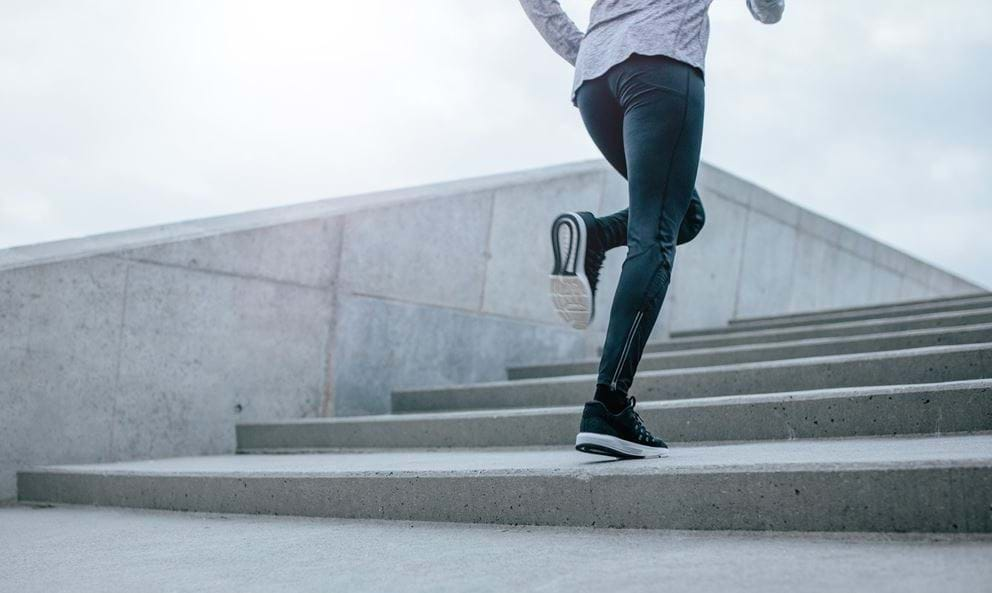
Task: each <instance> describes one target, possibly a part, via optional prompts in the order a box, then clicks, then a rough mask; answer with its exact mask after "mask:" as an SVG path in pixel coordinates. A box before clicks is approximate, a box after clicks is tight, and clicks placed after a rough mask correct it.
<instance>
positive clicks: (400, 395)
mask: <svg viewBox="0 0 992 593" xmlns="http://www.w3.org/2000/svg"><path fill="white" fill-rule="evenodd" d="M988 378H992V344H990V343H983V344H969V345H965V346H933V347H930V348H915V349H912V350H893V351H890V352H874V353H865V354H845V355H840V356H818V357H813V358H798V359H793V360H782V361H774V362H752V363H745V364H734V365H723V366H712V367H699V368H693V369H678V370H669V371H646V372H643V373H638V374H637V378H636V379H635V382H634V385H633V387H632V388H631V391H630V393H631V395H634V396H636V397H637V399H638V400H639V401H656V400H671V399H685V398H699V397H713V396H719V395H746V394H754V393H776V392H784V391H804V390H810V389H830V388H836V387H862V386H871V385H906V384H913V383H939V382H944V381H965V380H970V379H988ZM595 386H596V376H595V375H580V376H573V377H551V378H544V379H525V380H519V381H495V382H491V383H476V384H472V385H455V386H446V387H437V388H433V389H410V390H403V391H395V392H393V394H392V406H393V412H397V413H404V412H438V411H453V410H483V409H498V408H526V407H549V406H567V405H579V404H582V403H584V402H586V401H588V400H589V399H591V398H592V394H593V392H594V391H595Z"/></svg>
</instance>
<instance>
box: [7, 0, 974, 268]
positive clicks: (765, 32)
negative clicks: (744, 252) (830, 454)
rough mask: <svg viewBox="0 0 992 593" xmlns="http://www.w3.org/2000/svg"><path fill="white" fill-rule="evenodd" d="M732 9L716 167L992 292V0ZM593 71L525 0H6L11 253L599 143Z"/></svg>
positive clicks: (710, 154)
mask: <svg viewBox="0 0 992 593" xmlns="http://www.w3.org/2000/svg"><path fill="white" fill-rule="evenodd" d="M591 4H592V2H591V0H584V1H583V0H571V1H569V0H566V1H564V2H563V6H565V8H566V9H567V10H568V11H569V14H570V15H572V17H573V19H574V20H575V21H576V22H577V23H578V24H579V26H580V27H584V26H585V23H586V21H587V18H588V10H589V6H590V5H591ZM710 16H711V19H712V32H711V37H710V50H709V55H708V58H707V97H706V101H707V113H706V124H705V136H704V141H703V158H704V159H705V160H707V161H709V162H710V163H712V164H714V165H716V166H719V167H722V168H724V169H727V170H729V171H731V172H732V173H735V174H737V175H740V176H742V177H744V178H746V179H748V180H751V181H754V182H756V183H758V184H759V185H762V186H764V187H766V188H768V189H770V190H772V191H774V192H776V193H778V194H780V195H782V196H784V197H785V198H787V199H790V200H792V201H794V202H797V203H798V204H800V205H802V206H804V207H807V208H810V209H812V210H814V211H816V212H819V213H821V214H824V215H826V216H829V217H831V218H833V219H835V220H838V221H840V222H842V223H844V224H847V225H849V226H851V227H853V228H855V229H857V230H859V231H862V232H865V233H867V234H869V235H871V236H872V237H875V238H877V239H880V240H882V241H884V242H886V243H889V244H891V245H894V246H896V247H899V248H901V249H904V250H906V251H908V252H910V253H912V254H914V255H916V256H918V257H920V258H922V259H924V260H926V261H930V262H933V263H936V264H938V265H941V266H943V267H944V268H946V269H949V270H951V271H953V272H956V273H959V274H961V275H963V276H965V277H967V278H969V279H972V280H974V281H977V282H979V283H981V284H983V285H985V286H987V287H992V263H990V256H992V232H990V223H992V116H990V108H989V106H990V105H992V80H990V78H992V77H990V76H989V72H990V68H992V2H990V1H989V0H942V1H940V2H933V1H932V0H870V1H869V0H829V1H811V0H790V1H789V2H788V4H787V8H786V13H785V18H784V20H783V21H782V22H781V23H780V24H778V25H775V26H772V27H769V26H765V25H761V24H758V23H756V22H754V21H752V20H751V18H750V15H749V13H748V11H747V9H746V8H745V2H744V0H716V1H715V2H714V4H713V7H712V9H711V11H710ZM571 76H572V70H571V66H569V65H568V64H567V63H566V62H564V61H563V60H562V59H561V58H559V57H558V56H557V55H556V54H555V53H554V52H552V51H551V49H549V48H548V47H547V46H546V45H545V44H544V42H543V40H542V39H541V38H540V36H539V35H538V34H537V32H536V31H535V30H534V29H533V27H532V26H531V24H530V22H529V21H528V20H527V18H526V17H525V16H524V14H523V12H522V10H521V9H520V7H519V5H518V3H517V1H516V0H361V1H353V0H308V1H302V0H278V1H277V0H268V1H261V0H230V1H220V0H216V1H214V0H117V1H100V0H67V1H52V0H23V1H21V0H0V247H2V246H11V245H20V244H27V243H36V242H41V241H48V240H53V239H61V238H66V237H72V236H80V235H88V234H93V233H99V232H104V231H109V230H117V229H124V228H131V227H137V226H145V225H150V224H156V223H161V222H169V221H176V220H185V219H191V218H198V217H203V216H208V215H214V214H222V213H228V212H237V211H243V210H250V209H255V208H260V207H266V206H276V205H280V204H292V203H296V202H303V201H309V200H314V199H319V198H325V197H331V196H336V195H347V194H351V193H358V192H365V191H371V190H377V189H387V188H395V187H403V186H407V185H413V184H421V183H427V182H433V181H443V180H448V179H457V178H462V177H469V176H476V175H483V174H489V173H496V172H503V171H512V170H515V169H522V168H530V167H536V166H542V165H549V164H555V163H562V162H569V161H575V160H580V159H588V158H594V157H598V156H599V155H598V153H597V152H596V149H595V147H594V146H593V144H592V142H591V141H590V140H589V139H588V137H587V136H586V133H585V130H584V129H583V127H582V123H581V120H580V119H579V114H578V110H576V109H575V108H574V107H572V105H571V104H570V103H569V101H568V97H569V90H570V83H571Z"/></svg>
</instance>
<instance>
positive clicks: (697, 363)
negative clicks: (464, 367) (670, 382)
mask: <svg viewBox="0 0 992 593" xmlns="http://www.w3.org/2000/svg"><path fill="white" fill-rule="evenodd" d="M983 342H984V343H992V323H982V324H978V325H966V326H962V327H956V328H946V329H945V328H937V329H919V330H909V331H903V332H889V333H882V334H868V335H863V336H845V337H839V338H810V339H806V340H793V341H788V342H771V343H767V344H746V345H743V346H723V347H718V348H700V349H698V350H676V351H672V352H660V353H651V354H646V355H644V356H643V357H642V358H641V362H640V364H638V366H637V369H638V371H641V372H643V371H660V370H668V369H685V368H694V367H703V366H717V365H724V364H740V363H745V362H764V361H770V360H787V359H790V358H808V357H811V356H830V355H834V354H855V353H859V352H882V351H886V350H904V349H909V348H926V347H928V346H952V345H958V344H980V343H983ZM598 369H599V360H598V359H595V358H590V359H587V360H583V361H577V362H565V363H554V364H539V365H528V366H521V367H509V368H508V369H507V370H506V374H507V377H508V378H509V379H510V380H515V379H538V378H540V377H558V376H565V375H588V374H594V373H596V372H597V371H598Z"/></svg>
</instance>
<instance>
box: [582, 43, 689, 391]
mask: <svg viewBox="0 0 992 593" xmlns="http://www.w3.org/2000/svg"><path fill="white" fill-rule="evenodd" d="M703 89H704V84H703V78H702V75H701V74H700V72H699V71H698V70H696V69H695V68H693V67H692V66H689V65H687V64H685V63H683V62H679V61H677V60H673V59H671V58H668V57H665V56H641V55H637V54H635V55H633V56H631V57H630V58H628V59H627V60H626V61H624V62H622V63H620V64H617V65H616V66H614V67H612V68H611V69H610V70H609V71H607V72H606V74H604V75H602V76H600V77H598V78H595V79H592V80H587V81H585V82H584V83H583V84H582V86H580V87H579V90H578V91H577V94H576V102H577V104H578V107H579V112H580V113H581V114H582V121H583V123H584V124H585V126H586V129H587V130H588V131H589V134H590V136H592V139H593V142H595V144H596V146H597V147H598V148H599V149H600V151H601V152H602V153H603V156H605V157H606V159H607V161H609V162H610V164H611V165H613V167H614V168H616V169H617V170H618V171H621V173H623V172H626V177H627V185H628V191H629V194H630V205H629V208H628V212H627V213H623V214H621V213H618V215H614V216H612V217H607V218H606V219H600V220H601V221H602V225H601V226H602V230H603V232H604V234H605V235H614V238H613V241H614V242H615V240H616V237H615V236H616V235H617V233H618V228H617V227H618V226H619V223H620V221H619V218H620V217H621V216H624V217H625V218H626V221H624V222H625V223H626V229H625V230H626V237H625V238H626V244H627V258H626V260H624V263H623V271H622V272H621V274H620V282H619V284H618V285H617V291H616V294H615V295H614V297H613V306H612V308H611V310H610V323H609V327H608V329H607V332H606V343H605V345H604V347H603V357H602V360H601V362H600V366H599V378H598V381H597V382H598V383H599V384H601V385H609V386H610V387H611V388H612V389H614V390H617V391H621V392H623V393H626V392H627V390H628V389H629V388H630V385H631V383H632V382H633V378H634V373H635V372H636V370H637V364H638V362H639V361H640V359H641V353H642V352H643V350H644V344H645V343H646V342H647V339H648V336H649V335H650V334H651V329H652V328H653V327H654V324H655V322H656V321H657V319H658V313H659V312H660V310H661V304H662V302H663V301H664V299H665V293H666V292H667V290H668V283H669V280H670V279H671V273H672V266H673V265H674V263H675V245H676V242H677V239H678V234H679V228H680V226H681V224H682V219H683V217H684V216H685V214H686V210H687V209H688V207H689V201H690V199H691V198H692V195H693V187H694V186H695V183H696V171H697V169H698V167H699V151H700V145H701V141H702V135H703V108H704V100H703V97H704V91H703ZM611 229H612V232H611ZM604 240H605V241H606V242H607V243H608V244H609V243H610V242H611V240H610V238H609V237H604Z"/></svg>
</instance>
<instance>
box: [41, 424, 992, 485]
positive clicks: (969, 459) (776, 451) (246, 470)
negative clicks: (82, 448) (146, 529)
mask: <svg viewBox="0 0 992 593" xmlns="http://www.w3.org/2000/svg"><path fill="white" fill-rule="evenodd" d="M604 460H605V461H604ZM933 467H980V468H992V434H978V435H954V436H931V437H873V438H845V439H812V440H793V441H767V442H750V443H733V444H715V445H702V446H691V447H675V448H673V449H672V450H671V454H670V456H669V457H667V458H662V459H648V460H638V461H631V462H611V461H609V460H607V458H600V457H594V456H590V455H585V454H582V453H579V452H577V451H575V450H574V449H572V448H563V447H553V448H520V449H503V450H494V449H460V450H459V449H453V450H398V451H369V452H340V453H315V454H279V455H216V456H204V457H179V458H169V459H156V460H148V461H128V462H117V463H103V464H83V465H53V466H47V467H39V468H35V469H31V470H26V471H24V472H21V473H25V474H30V473H68V474H91V475H98V476H113V475H132V476H153V477H161V476H183V475H198V476H203V475H210V476H218V477H220V476H225V477H229V476H252V477H268V476H279V477H284V478H309V477H335V476H369V477H373V476H378V477H381V476H384V475H410V474H416V475H418V476H433V475H469V476H471V475H482V474H492V473H496V474H506V473H510V474H561V475H570V476H574V475H576V474H587V475H614V474H622V475H642V474H673V473H679V474H683V473H710V472H762V471H799V470H812V471H826V472H829V471H833V470H851V469H855V470H857V469H917V468H933Z"/></svg>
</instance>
